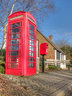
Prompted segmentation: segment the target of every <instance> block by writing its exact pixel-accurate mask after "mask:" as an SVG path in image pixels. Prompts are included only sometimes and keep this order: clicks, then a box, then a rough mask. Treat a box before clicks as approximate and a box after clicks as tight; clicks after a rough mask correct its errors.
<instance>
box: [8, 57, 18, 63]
mask: <svg viewBox="0 0 72 96" xmlns="http://www.w3.org/2000/svg"><path fill="white" fill-rule="evenodd" d="M18 61H19V59H18V58H17V57H11V58H10V59H9V62H18Z"/></svg>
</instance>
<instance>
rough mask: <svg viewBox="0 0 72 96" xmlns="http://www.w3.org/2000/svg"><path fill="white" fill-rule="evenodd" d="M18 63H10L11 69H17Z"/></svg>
mask: <svg viewBox="0 0 72 96" xmlns="http://www.w3.org/2000/svg"><path fill="white" fill-rule="evenodd" d="M18 65H19V63H11V68H17V67H18Z"/></svg>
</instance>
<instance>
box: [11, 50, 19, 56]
mask: <svg viewBox="0 0 72 96" xmlns="http://www.w3.org/2000/svg"><path fill="white" fill-rule="evenodd" d="M18 55H19V52H18V51H11V56H18Z"/></svg>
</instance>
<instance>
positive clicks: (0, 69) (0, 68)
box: [0, 65, 5, 74]
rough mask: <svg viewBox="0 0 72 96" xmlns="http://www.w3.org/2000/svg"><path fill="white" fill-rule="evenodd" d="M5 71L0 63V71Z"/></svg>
mask: <svg viewBox="0 0 72 96" xmlns="http://www.w3.org/2000/svg"><path fill="white" fill-rule="evenodd" d="M4 72H5V69H4V67H3V66H2V65H0V73H3V74H4Z"/></svg>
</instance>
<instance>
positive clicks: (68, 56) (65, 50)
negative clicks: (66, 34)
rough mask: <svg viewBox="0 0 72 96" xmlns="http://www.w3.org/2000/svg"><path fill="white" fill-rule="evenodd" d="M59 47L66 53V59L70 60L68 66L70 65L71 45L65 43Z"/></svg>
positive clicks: (71, 56)
mask: <svg viewBox="0 0 72 96" xmlns="http://www.w3.org/2000/svg"><path fill="white" fill-rule="evenodd" d="M61 49H62V50H63V52H64V53H65V54H66V58H67V60H70V66H71V67H72V47H71V46H70V45H65V46H63V47H62V48H61Z"/></svg>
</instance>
